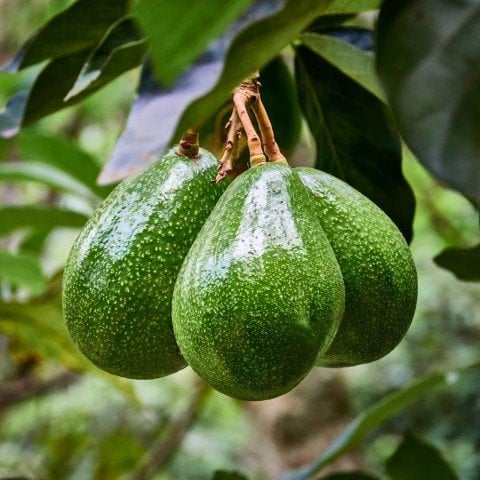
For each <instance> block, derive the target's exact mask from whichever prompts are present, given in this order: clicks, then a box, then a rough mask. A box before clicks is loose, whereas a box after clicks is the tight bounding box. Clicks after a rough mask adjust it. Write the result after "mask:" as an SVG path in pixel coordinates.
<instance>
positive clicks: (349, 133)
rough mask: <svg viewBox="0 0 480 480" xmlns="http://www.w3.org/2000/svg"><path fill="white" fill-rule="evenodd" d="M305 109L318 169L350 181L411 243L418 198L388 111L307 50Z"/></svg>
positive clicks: (301, 91)
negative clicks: (406, 175) (406, 173)
mask: <svg viewBox="0 0 480 480" xmlns="http://www.w3.org/2000/svg"><path fill="white" fill-rule="evenodd" d="M295 73H296V78H297V88H298V95H299V98H300V105H301V107H302V109H303V113H304V115H305V118H306V120H307V122H308V125H309V127H310V130H311V132H312V134H313V137H314V139H315V142H316V146H317V163H316V167H317V168H319V169H321V170H324V171H326V172H328V173H331V174H332V175H335V176H336V177H339V178H341V179H343V180H345V181H346V182H347V183H349V184H350V185H352V186H353V187H354V188H356V189H357V190H359V191H360V192H362V193H363V194H364V195H366V196H367V197H368V198H370V200H372V201H373V202H374V203H376V204H377V205H378V206H379V207H380V208H381V209H382V210H384V211H385V213H386V214H387V215H389V216H390V218H391V219H392V220H393V221H394V222H395V223H396V225H397V226H398V228H399V229H400V231H401V232H402V233H403V235H404V237H405V238H406V239H407V241H410V239H411V238H412V222H413V215H414V210H415V198H414V196H413V193H412V190H411V188H410V186H409V185H408V183H407V182H406V180H405V178H404V177H403V174H402V164H401V160H402V153H401V145H400V141H399V138H398V135H397V133H396V131H395V130H393V128H392V127H391V125H390V122H389V119H388V117H387V115H386V112H385V105H384V104H383V103H382V102H381V101H380V100H378V98H376V97H375V96H373V95H372V94H371V93H370V92H368V91H367V90H365V89H364V88H363V87H362V86H361V85H359V84H358V83H357V82H355V81H353V80H352V79H351V78H349V77H347V76H346V75H344V74H343V73H342V72H341V71H340V70H338V69H337V68H335V67H334V66H332V65H331V64H330V63H328V62H327V61H325V60H324V59H323V58H321V57H319V56H318V55H316V54H315V53H314V52H312V51H311V50H310V49H307V48H306V47H299V48H298V49H297V55H296V60H295Z"/></svg>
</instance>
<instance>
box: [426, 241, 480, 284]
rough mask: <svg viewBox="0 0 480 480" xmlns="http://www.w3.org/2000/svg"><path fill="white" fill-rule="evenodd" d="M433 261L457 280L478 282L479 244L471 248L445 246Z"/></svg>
mask: <svg viewBox="0 0 480 480" xmlns="http://www.w3.org/2000/svg"><path fill="white" fill-rule="evenodd" d="M434 261H435V263H436V264H437V265H439V266H440V267H442V268H446V269H447V270H450V271H451V272H452V273H453V274H454V275H455V276H456V277H457V278H458V279H459V280H465V281H469V282H480V244H478V245H476V246H475V247H472V248H447V249H445V250H444V251H443V252H442V253H440V254H439V255H437V256H436V257H435V258H434Z"/></svg>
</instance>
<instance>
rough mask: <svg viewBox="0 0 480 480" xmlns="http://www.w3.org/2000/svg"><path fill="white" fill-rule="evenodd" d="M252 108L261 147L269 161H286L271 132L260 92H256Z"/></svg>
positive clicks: (270, 123) (270, 124)
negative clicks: (260, 136)
mask: <svg viewBox="0 0 480 480" xmlns="http://www.w3.org/2000/svg"><path fill="white" fill-rule="evenodd" d="M251 106H252V110H253V113H254V114H255V117H256V119H257V122H258V127H259V129H260V134H261V135H262V143H263V148H264V149H265V153H266V154H267V157H268V160H269V161H270V162H280V163H287V159H286V158H285V156H284V155H283V154H282V152H281V151H280V148H279V146H278V144H277V141H276V140H275V134H274V133H273V127H272V122H270V118H269V116H268V113H267V110H266V109H265V105H264V104H263V102H262V97H261V95H260V92H258V95H257V98H256V101H255V102H252V105H251Z"/></svg>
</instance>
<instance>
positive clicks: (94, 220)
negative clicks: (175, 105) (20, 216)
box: [63, 149, 225, 379]
mask: <svg viewBox="0 0 480 480" xmlns="http://www.w3.org/2000/svg"><path fill="white" fill-rule="evenodd" d="M216 169H217V160H216V158H215V157H214V156H213V155H212V154H211V153H209V152H208V151H206V150H203V149H200V155H199V157H198V158H195V159H190V158H187V157H184V156H179V155H178V154H176V153H175V152H174V151H173V150H171V151H170V152H168V153H167V154H166V155H164V156H163V157H162V158H161V159H160V160H158V161H157V162H156V163H154V164H153V165H152V166H151V167H150V168H149V169H147V170H146V171H145V172H143V173H142V174H140V175H139V176H137V177H135V178H131V179H129V180H127V181H124V182H123V183H121V184H119V185H118V186H117V187H116V188H115V189H114V190H113V191H112V193H111V194H110V195H109V196H108V197H107V199H106V200H105V201H104V202H103V204H102V205H101V206H100V207H99V208H98V209H97V210H96V211H95V212H94V214H93V216H92V217H91V218H90V220H89V221H88V222H87V224H86V225H85V227H84V228H83V230H82V231H81V233H80V235H79V237H78V238H77V240H76V242H75V244H74V245H73V248H72V250H71V253H70V256H69V258H68V261H67V265H66V267H65V272H64V279H63V309H64V316H65V319H66V324H67V328H68V331H69V333H70V335H71V337H72V339H73V340H74V342H75V343H76V345H77V346H78V348H79V349H80V350H81V351H82V352H83V354H84V355H85V356H86V357H87V358H88V359H90V360H91V361H92V362H93V363H94V364H95V365H97V366H98V367H100V368H102V369H103V370H106V371H107V372H110V373H113V374H115V375H119V376H122V377H127V378H138V379H147V378H156V377H161V376H164V375H168V374H170V373H173V372H175V371H177V370H179V369H181V368H183V367H185V366H186V363H185V360H184V359H183V357H182V356H181V354H180V352H179V350H178V347H177V344H176V342H175V337H174V335H173V329H172V323H171V298H172V293H173V287H174V285H175V279H176V276H177V273H178V270H179V269H180V266H181V264H182V262H183V260H184V258H185V256H186V254H187V252H188V250H189V248H190V246H191V244H192V243H193V240H194V239H195V237H196V235H197V233H198V231H199V230H200V228H201V226H202V225H203V223H204V222H205V220H206V218H207V216H208V215H209V213H210V211H211V210H212V208H213V206H214V205H215V203H216V202H217V200H218V198H219V197H220V195H221V194H222V192H223V190H224V189H225V185H215V184H214V183H213V179H214V178H215V174H216Z"/></svg>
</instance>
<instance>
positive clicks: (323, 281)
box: [172, 163, 344, 400]
mask: <svg viewBox="0 0 480 480" xmlns="http://www.w3.org/2000/svg"><path fill="white" fill-rule="evenodd" d="M310 204H311V201H310V198H309V195H308V192H307V190H306V189H305V188H304V187H303V185H302V183H301V182H300V180H299V178H298V176H297V174H296V173H294V171H293V170H292V169H291V168H290V167H288V166H287V165H282V164H273V163H270V164H267V165H263V166H259V167H255V168H251V169H250V170H248V171H246V172H244V173H243V174H241V175H240V176H239V177H238V178H237V179H236V180H234V181H233V182H232V183H231V185H230V186H229V187H228V188H227V190H226V192H225V193H224V194H223V196H222V197H221V199H220V200H219V202H218V203H217V205H216V206H215V208H214V209H213V211H212V213H211V215H210V217H209V218H208V220H207V221H206V222H205V225H204V226H203V228H202V230H201V231H200V233H199V234H198V236H197V238H196V240H195V242H194V243H193V245H192V248H191V249H190V252H189V253H188V255H187V257H186V259H185V262H184V264H183V266H182V269H181V270H180V273H179V275H178V277H177V283H176V285H175V290H174V295H173V304H172V318H173V327H174V332H175V336H176V339H177V342H178V345H179V347H180V350H181V352H182V354H183V355H184V357H185V359H186V360H187V362H188V363H189V365H190V366H191V367H192V368H193V369H194V370H195V371H196V372H197V373H198V374H199V375H200V376H201V377H202V378H203V379H204V380H205V381H207V382H208V383H209V384H210V385H211V386H213V387H214V388H215V389H217V390H219V391H220V392H223V393H225V394H227V395H230V396H232V397H236V398H240V399H246V400H263V399H268V398H272V397H275V396H278V395H281V394H283V393H285V392H287V391H288V390H290V389H291V388H293V387H294V386H295V385H297V384H298V383H299V382H300V381H301V380H302V378H303V377H304V376H305V375H306V374H307V373H308V371H309V370H310V369H311V368H312V367H313V365H314V362H315V359H316V357H317V354H318V352H319V351H320V352H324V351H325V350H326V349H327V348H328V347H329V345H330V343H331V341H332V339H333V336H334V334H335V332H336V330H337V327H338V324H339V321H340V318H341V316H342V313H343V306H344V286H343V280H342V275H341V272H340V268H339V266H338V263H337V261H336V260H335V256H334V254H333V251H332V248H331V246H330V244H329V242H328V240H327V238H326V236H325V233H324V232H323V230H322V228H321V226H320V222H319V221H318V219H317V216H316V215H312V213H311V212H312V208H311V206H310Z"/></svg>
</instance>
